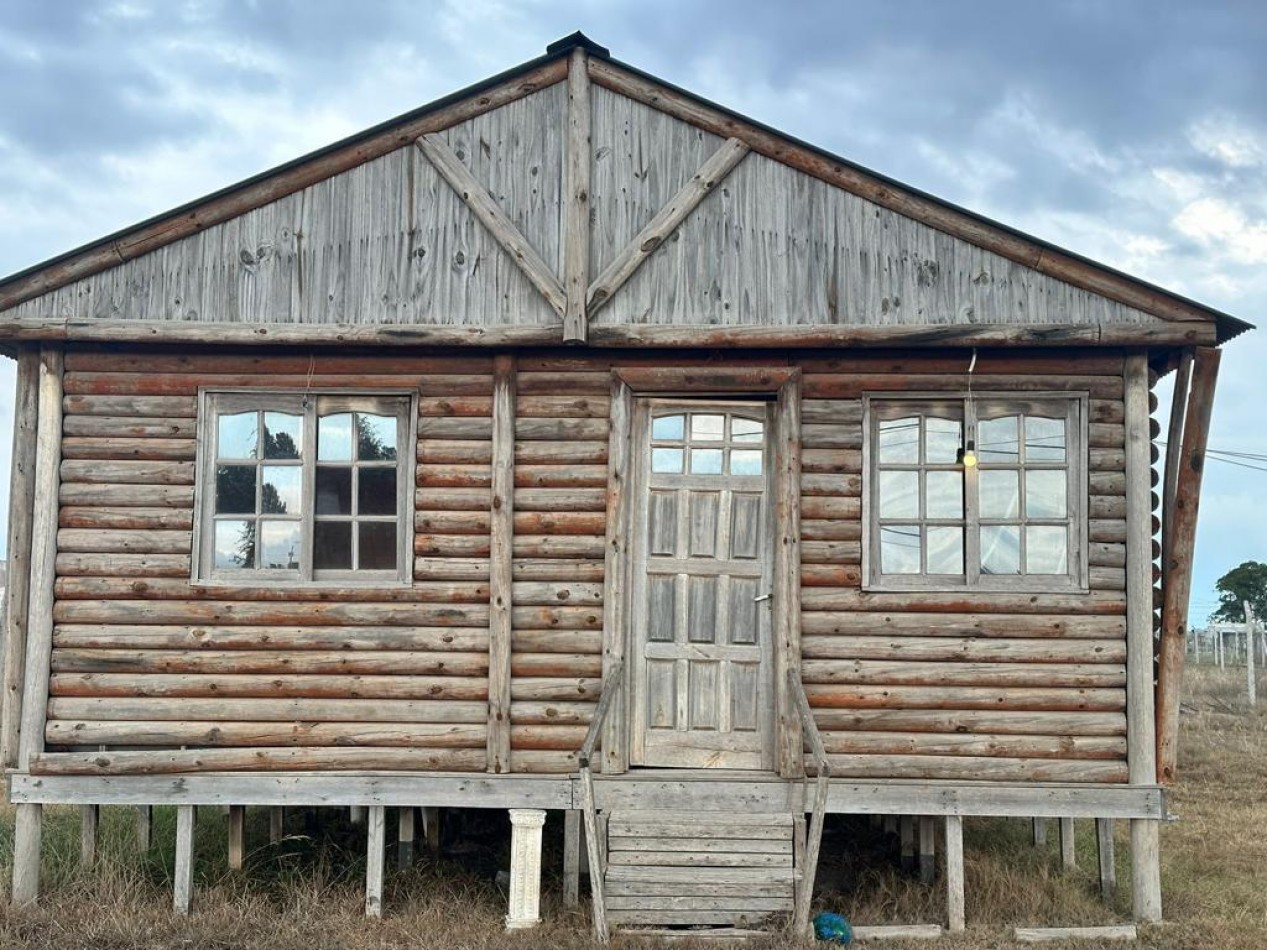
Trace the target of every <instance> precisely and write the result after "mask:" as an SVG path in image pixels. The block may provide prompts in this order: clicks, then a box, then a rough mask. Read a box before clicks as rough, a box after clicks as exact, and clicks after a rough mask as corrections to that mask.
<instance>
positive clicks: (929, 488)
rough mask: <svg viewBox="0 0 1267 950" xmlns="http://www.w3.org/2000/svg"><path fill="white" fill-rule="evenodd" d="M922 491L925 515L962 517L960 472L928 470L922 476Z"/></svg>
mask: <svg viewBox="0 0 1267 950" xmlns="http://www.w3.org/2000/svg"><path fill="white" fill-rule="evenodd" d="M924 491H925V496H924V515H925V517H927V518H962V517H963V473H962V472H929V473H927V474H926V475H925V476H924Z"/></svg>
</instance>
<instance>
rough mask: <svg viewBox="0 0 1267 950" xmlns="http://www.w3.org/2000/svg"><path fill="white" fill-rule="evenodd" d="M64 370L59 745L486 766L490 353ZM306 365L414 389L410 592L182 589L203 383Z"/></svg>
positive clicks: (55, 704)
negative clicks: (199, 394)
mask: <svg viewBox="0 0 1267 950" xmlns="http://www.w3.org/2000/svg"><path fill="white" fill-rule="evenodd" d="M66 366H67V372H66V384H67V385H66V395H65V399H64V409H65V422H64V429H63V432H64V447H65V451H64V453H63V455H64V459H65V461H64V462H63V464H62V472H61V474H62V485H63V487H62V491H61V497H60V500H61V505H62V508H61V512H60V520H59V524H60V530H59V534H58V557H57V587H56V594H57V600H56V605H55V607H54V620H55V623H56V626H55V630H54V649H53V655H52V684H51V696H50V701H49V706H48V711H49V717H48V726H47V730H46V739H47V742H48V745H49V747H50V749H82V748H85V747H88V748H91V749H94V750H96V749H99V748H101V747H105V749H106V750H110V749H112V748H116V747H117V748H122V749H148V750H156V751H157V750H162V749H169V750H178V749H182V748H183V749H186V750H189V751H188V752H186V753H183V754H182V753H173V757H172V758H171V761H170V762H168V763H166V764H165V765H163V764H160V765H155V764H154V762H153V761H151V760H145V761H141V760H137V763H136V764H135V766H134V767H135V768H136V769H141V770H144V769H146V768H157V769H159V770H176V771H181V770H187V769H231V770H268V769H276V768H322V769H339V768H350V769H365V768H375V767H382V768H392V769H418V770H434V769H442V770H459V771H467V770H471V771H482V770H483V768H484V762H485V751H484V747H485V734H486V725H485V719H486V712H485V709H486V702H487V695H488V687H487V672H488V574H489V571H488V551H487V533H488V484H489V460H490V444H489V429H490V410H491V392H492V361H491V359H489V358H486V357H482V356H481V357H474V358H469V357H461V358H456V359H455V358H453V357H451V356H429V355H417V356H414V355H405V356H401V355H399V354H391V355H390V357H389V356H386V355H383V356H375V355H366V356H337V355H332V356H328V357H322V356H317V357H316V358H315V360H314V359H312V358H310V357H309V355H308V354H299V355H297V354H294V353H289V354H267V353H254V352H252V353H247V354H237V353H224V354H206V355H195V356H190V355H183V354H178V353H173V352H167V351H139V350H138V351H136V352H132V353H128V352H103V351H99V350H91V349H82V350H77V351H72V352H71V353H69V354H68V356H67V363H66ZM310 378H311V387H312V388H313V389H317V390H329V389H341V388H354V389H361V390H365V389H369V390H373V389H378V388H382V389H396V390H399V389H412V388H415V387H417V388H418V389H419V390H420V391H421V394H422V395H421V397H420V401H419V419H418V428H419V442H418V448H417V454H418V464H417V468H416V482H417V491H416V503H417V511H416V516H415V521H416V530H417V533H416V540H415V550H416V560H415V565H414V578H415V585H414V587H413V588H412V589H365V588H360V589H358V588H343V589H331V588H326V587H323V588H320V589H317V588H308V589H302V588H301V589H295V588H290V589H278V588H273V587H265V586H260V587H241V588H234V589H231V590H230V589H225V588H219V589H212V588H203V587H199V586H194V585H191V584H190V582H189V576H190V551H191V547H192V535H193V532H192V526H193V520H194V512H193V502H194V487H193V486H194V464H195V441H194V439H195V435H196V418H195V416H196V405H197V403H196V397H197V391H198V388H199V387H202V386H208V387H260V388H268V387H294V388H297V389H303V388H305V387H306V386H308V385H309V381H310ZM406 451H409V450H408V449H406ZM115 758H118V759H119V761H118V762H115V761H114V760H115ZM125 758H126V754H125V755H124V756H123V757H118V756H115V755H114V754H112V753H110V752H109V751H106V752H105V753H103V755H102V756H101V757H100V759H99V760H98V759H96V758H94V760H93V763H91V764H89V765H88V766H87V768H88V770H89V771H92V770H94V769H97V770H102V769H104V770H110V769H117V768H127V769H130V768H133V767H132V766H126V764H124V759H125ZM155 761H156V760H155ZM147 762H148V764H147Z"/></svg>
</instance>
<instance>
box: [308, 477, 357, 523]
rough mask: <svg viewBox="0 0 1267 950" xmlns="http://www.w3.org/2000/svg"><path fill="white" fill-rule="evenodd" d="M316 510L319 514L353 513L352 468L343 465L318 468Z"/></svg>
mask: <svg viewBox="0 0 1267 950" xmlns="http://www.w3.org/2000/svg"><path fill="white" fill-rule="evenodd" d="M316 512H317V514H319V515H350V514H351V513H352V470H351V469H350V468H343V467H342V466H336V467H331V466H328V465H322V466H320V467H318V468H317V498H316Z"/></svg>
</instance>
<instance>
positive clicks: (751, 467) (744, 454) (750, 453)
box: [730, 449, 761, 475]
mask: <svg viewBox="0 0 1267 950" xmlns="http://www.w3.org/2000/svg"><path fill="white" fill-rule="evenodd" d="M730 474H732V475H760V474H761V450H760V449H731V450H730Z"/></svg>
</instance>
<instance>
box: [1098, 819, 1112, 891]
mask: <svg viewBox="0 0 1267 950" xmlns="http://www.w3.org/2000/svg"><path fill="white" fill-rule="evenodd" d="M1095 842H1096V855H1097V857H1098V859H1099V865H1100V898H1101V900H1103V901H1104V902H1105V903H1106V904H1111V903H1112V902H1113V896H1114V894H1116V892H1117V862H1116V859H1115V857H1116V856H1115V855H1114V853H1113V819H1112V818H1097V819H1096V820H1095Z"/></svg>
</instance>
